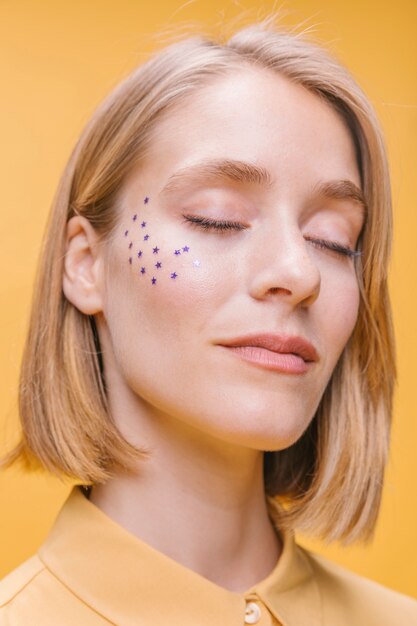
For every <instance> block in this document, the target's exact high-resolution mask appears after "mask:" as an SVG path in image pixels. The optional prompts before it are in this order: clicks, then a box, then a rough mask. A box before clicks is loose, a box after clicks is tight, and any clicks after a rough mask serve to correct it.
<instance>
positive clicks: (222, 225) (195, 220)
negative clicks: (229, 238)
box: [183, 215, 362, 258]
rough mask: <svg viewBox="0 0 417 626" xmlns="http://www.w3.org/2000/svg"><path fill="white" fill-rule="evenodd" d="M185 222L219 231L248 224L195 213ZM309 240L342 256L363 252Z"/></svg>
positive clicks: (307, 238)
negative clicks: (214, 218) (209, 217)
mask: <svg viewBox="0 0 417 626" xmlns="http://www.w3.org/2000/svg"><path fill="white" fill-rule="evenodd" d="M183 218H184V222H189V223H191V224H193V225H197V226H198V227H200V228H203V229H205V230H216V231H217V232H223V233H224V232H227V231H230V230H246V228H247V226H243V225H242V224H241V223H240V222H229V221H219V220H211V219H208V218H207V217H197V216H195V215H183ZM306 240H307V241H311V243H313V244H314V245H315V246H317V247H319V248H325V249H327V250H331V251H333V252H336V253H337V254H340V255H342V256H346V257H349V258H353V257H358V256H361V254H362V252H361V251H360V250H352V249H351V248H348V247H346V246H342V245H341V244H340V243H337V241H328V240H326V239H313V238H312V237H306Z"/></svg>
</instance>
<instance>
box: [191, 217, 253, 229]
mask: <svg viewBox="0 0 417 626" xmlns="http://www.w3.org/2000/svg"><path fill="white" fill-rule="evenodd" d="M182 216H183V218H184V222H189V223H192V224H198V226H200V227H201V228H205V229H206V230H209V229H210V228H212V229H213V230H217V231H218V232H221V231H227V230H246V229H247V228H248V226H245V225H244V224H242V223H241V222H235V221H231V220H217V219H211V218H208V217H201V216H198V215H185V214H184V213H183V214H182Z"/></svg>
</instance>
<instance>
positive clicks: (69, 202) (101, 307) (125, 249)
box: [0, 20, 417, 626]
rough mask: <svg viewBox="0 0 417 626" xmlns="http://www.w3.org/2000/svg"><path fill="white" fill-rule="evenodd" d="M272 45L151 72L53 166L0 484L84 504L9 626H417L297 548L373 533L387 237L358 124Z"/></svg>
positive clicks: (188, 49) (270, 41) (290, 41)
mask: <svg viewBox="0 0 417 626" xmlns="http://www.w3.org/2000/svg"><path fill="white" fill-rule="evenodd" d="M271 24H272V20H271V21H268V20H267V21H265V22H264V23H262V24H259V25H253V26H251V27H247V28H245V29H242V30H241V31H239V32H237V33H236V34H235V35H234V36H233V37H231V38H230V40H228V41H227V42H225V43H221V42H215V41H210V40H207V39H204V38H200V37H190V38H188V39H185V40H184V41H182V42H178V43H176V44H172V45H170V46H168V47H167V48H165V49H164V50H162V51H161V52H159V53H158V54H156V55H155V56H154V57H153V58H151V59H150V60H149V61H148V62H146V63H145V64H144V65H142V66H141V67H139V68H138V69H137V70H136V71H135V72H134V73H133V74H132V75H131V76H129V77H128V78H127V80H126V81H125V82H124V83H123V84H121V85H120V86H119V87H118V88H117V89H116V90H115V91H114V92H113V93H112V94H111V95H110V96H109V98H108V99H107V100H106V101H105V102H104V103H103V105H102V106H101V107H100V108H99V109H98V111H97V112H96V113H95V115H94V116H93V118H92V120H91V121H90V123H89V124H88V126H87V128H86V129H85V131H84V133H83V134H82V136H81V138H80V140H79V142H78V144H77V146H76V148H75V150H74V152H73V155H72V157H71V159H70V161H69V163H68V166H67V168H66V170H65V172H64V175H63V177H62V181H61V184H60V188H59V190H58V193H57V196H56V200H55V204H54V207H53V210H52V213H51V219H50V222H49V224H48V229H47V234H46V239H45V244H44V249H43V255H42V260H41V265H40V269H39V275H38V283H37V286H36V290H35V299H34V303H33V312H32V318H31V324H30V329H29V333H28V339H27V344H26V349H25V353H24V358H23V364H22V374H21V376H22V378H21V386H20V413H21V419H22V426H23V437H22V441H21V444H20V445H19V447H18V448H17V449H16V450H15V451H14V452H13V453H11V454H10V456H9V458H8V459H7V461H8V462H12V461H13V460H16V459H18V458H20V459H24V460H26V462H27V463H29V464H32V463H33V462H36V463H37V464H41V465H42V466H43V467H45V468H47V469H48V470H50V471H52V472H56V473H59V474H60V475H66V476H70V477H72V478H75V479H76V480H77V482H78V483H80V484H81V486H82V488H80V487H78V486H76V487H74V488H73V491H72V492H71V494H70V496H69V498H68V500H67V502H66V503H65V505H64V507H63V509H62V511H61V513H60V515H59V516H58V519H57V521H56V523H55V525H54V527H53V529H52V530H51V532H50V535H49V536H48V538H47V539H46V541H45V543H44V544H43V545H42V546H41V548H40V550H39V552H38V554H37V555H36V556H34V557H33V558H32V559H30V560H29V561H27V562H26V563H24V564H23V565H21V566H20V567H19V568H18V569H17V570H15V571H14V572H13V573H12V574H10V575H9V576H8V577H7V578H6V579H5V580H4V581H3V582H2V584H1V586H0V606H1V607H2V608H1V609H0V624H9V623H10V624H16V625H20V624H29V623H30V624H37V625H38V624H42V626H43V625H48V626H49V625H52V624H53V625H54V626H56V625H57V624H59V625H67V624H71V625H72V624H74V623H80V624H83V625H84V624H88V625H90V624H97V625H98V624H106V623H112V624H120V625H128V624H129V625H130V624H136V625H137V624H146V625H149V624H181V625H186V624H190V625H191V624H193V625H196V624H198V625H204V626H209V625H214V624H216V625H218V624H225V625H226V624H227V625H229V624H231V625H232V624H233V625H235V624H236V625H238V624H260V625H262V626H263V625H266V624H275V625H276V624H282V625H283V626H298V625H301V624H308V625H309V626H319V625H323V626H324V625H332V626H338V625H341V624H346V625H349V626H352V625H353V624H355V625H364V626H365V625H366V626H372V625H374V624H375V625H376V624H378V626H384V625H388V624H408V625H409V624H417V602H416V601H414V600H413V599H411V598H408V597H406V596H404V595H402V594H399V593H397V592H394V591H392V590H388V589H386V588H384V587H382V586H380V585H378V584H377V583H374V582H372V581H369V580H366V579H364V578H362V577H360V576H358V575H356V574H353V573H351V572H349V571H347V570H345V569H343V568H341V567H339V566H336V565H335V564H332V563H331V562H329V561H328V560H326V559H325V558H323V557H320V556H318V555H315V554H313V553H311V552H309V551H307V550H305V549H303V548H301V547H300V546H298V545H297V544H296V542H295V535H294V533H295V532H296V531H303V532H306V533H310V534H312V535H316V536H321V537H325V538H327V539H328V540H340V541H343V542H345V543H349V542H352V541H356V540H359V539H363V540H365V539H368V540H369V539H370V538H371V536H372V533H373V530H374V528H375V523H376V520H377V515H378V509H379V505H380V498H381V489H382V478H383V473H384V467H385V464H386V461H387V453H388V438H389V426H390V417H391V411H392V392H393V385H394V380H395V369H394V341H393V334H392V325H391V314H390V304H389V296H388V292H387V263H388V258H389V253H390V246H391V228H392V226H391V208H390V188H389V177H388V170H387V165H386V158H385V152H384V147H383V142H382V139H381V133H380V130H379V127H378V124H377V121H376V119H375V116H374V113H373V110H372V108H371V106H370V104H369V102H368V100H367V99H366V97H365V96H364V95H363V93H362V92H361V90H360V89H359V88H358V86H357V85H356V83H355V82H354V80H353V79H352V78H351V76H350V75H349V74H348V73H347V72H346V70H345V69H343V68H342V67H341V66H340V65H339V64H338V63H337V62H336V61H335V60H333V59H331V58H329V56H327V54H326V53H325V52H324V51H323V50H321V49H320V48H318V47H315V46H314V45H313V44H311V43H308V42H306V41H303V40H302V38H300V37H299V36H295V35H292V34H288V33H285V32H281V31H278V30H276V29H275V28H274V27H273V25H271Z"/></svg>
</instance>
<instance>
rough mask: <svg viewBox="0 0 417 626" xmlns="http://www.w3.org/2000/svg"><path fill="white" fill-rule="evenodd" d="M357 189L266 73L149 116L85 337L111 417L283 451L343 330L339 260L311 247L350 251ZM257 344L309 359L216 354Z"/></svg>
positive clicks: (334, 139) (309, 411)
mask: <svg viewBox="0 0 417 626" xmlns="http://www.w3.org/2000/svg"><path fill="white" fill-rule="evenodd" d="M255 168H256V169H255ZM359 186H360V178H359V173H358V169H357V165H356V160H355V150H354V146H353V142H352V139H351V137H350V135H349V132H348V131H347V129H346V127H345V125H344V123H343V122H342V120H341V119H340V117H339V116H338V114H337V113H336V112H335V111H334V110H333V109H332V108H331V107H330V106H329V105H328V104H326V103H325V102H323V101H321V100H320V99H319V98H318V97H317V96H315V95H313V94H311V93H310V92H308V91H307V90H305V89H304V88H303V87H301V86H296V85H294V84H292V83H290V82H288V81H287V80H286V79H284V78H281V77H279V76H276V75H275V74H272V73H269V71H267V70H255V69H251V68H247V69H244V68H242V69H241V70H239V71H238V72H236V73H234V74H233V75H230V76H228V77H221V78H216V79H213V80H212V82H211V83H210V84H207V85H206V86H205V87H203V88H201V89H200V90H199V91H198V93H195V94H193V95H192V96H190V97H189V98H188V99H187V100H186V101H184V102H183V103H181V104H178V105H176V107H175V108H174V109H171V110H170V111H168V112H167V113H165V115H164V117H163V118H162V119H161V120H160V121H159V122H158V124H157V129H156V131H155V133H154V136H153V142H152V145H151V152H150V154H149V156H148V158H147V160H146V161H145V162H144V163H142V164H141V165H140V167H138V168H137V169H136V170H135V171H134V172H133V173H132V175H131V176H130V177H129V179H128V180H127V182H126V184H125V185H124V187H123V189H122V190H121V194H120V203H119V208H118V210H119V211H120V225H119V228H118V230H117V232H116V235H115V237H114V240H113V242H112V244H111V246H110V247H109V248H108V257H107V275H106V281H105V293H104V304H103V314H102V319H101V322H100V326H101V328H100V326H99V330H100V334H101V338H102V342H103V339H104V359H105V367H106V376H107V378H108V381H109V390H110V394H111V396H112V404H113V406H114V407H115V411H116V419H117V420H119V421H122V422H123V419H124V417H123V413H126V409H127V407H130V408H129V409H128V412H130V416H131V417H130V419H132V416H133V419H134V417H135V414H136V415H138V416H139V415H140V414H141V412H143V411H146V412H148V413H150V414H152V412H154V413H155V414H156V413H158V414H159V415H161V414H164V415H165V416H166V417H167V416H168V417H169V419H170V420H171V424H174V427H175V424H177V425H178V427H180V425H181V424H184V422H185V423H186V424H187V425H188V426H193V427H195V428H196V429H197V431H198V432H199V433H200V435H203V434H204V435H207V434H209V435H213V436H215V437H216V438H219V439H221V440H223V441H227V442H231V443H234V444H237V445H241V446H245V447H249V448H253V449H259V450H279V449H283V448H286V447H288V446H289V445H291V444H292V443H294V442H295V441H296V440H297V439H298V438H299V437H300V436H301V434H302V433H303V431H304V430H305V429H306V427H307V426H308V424H309V422H310V421H311V419H312V418H313V416H314V414H315V411H316V409H317V407H318V404H319V401H320V398H321V397H322V394H323V392H324V390H325V387H326V385H327V383H328V382H329V379H330V377H331V374H332V372H333V369H334V367H335V365H336V362H337V360H338V358H339V356H340V355H341V353H342V351H343V348H344V346H345V344H346V342H347V340H348V339H349V336H350V335H351V333H352V330H353V328H354V325H355V322H356V318H357V313H358V305H359V290H358V284H357V278H356V274H355V269H354V260H353V258H351V257H349V256H347V255H346V254H343V253H342V252H340V251H337V250H332V249H330V248H328V247H323V246H327V245H328V244H327V243H323V242H322V243H320V241H319V240H324V241H325V242H328V241H333V242H337V243H338V244H339V245H341V246H343V247H346V248H350V249H352V250H354V249H355V246H356V243H357V239H358V236H359V234H360V231H361V227H362V224H363V206H362V204H361V202H360V198H359V196H360V192H359V193H358V192H357V191H356V188H358V187H359ZM213 220H214V221H215V222H229V223H231V224H229V226H228V227H226V228H223V230H219V229H217V230H216V229H215V227H214V226H213V225H211V224H210V222H211V221H213ZM143 268H144V269H143ZM103 333H104V337H103V336H102V335H103ZM264 333H267V334H270V335H278V334H280V335H283V334H284V335H287V336H288V335H290V336H293V335H297V336H301V337H303V338H305V339H306V340H307V341H309V342H310V343H311V344H313V346H314V347H315V349H316V360H315V361H311V362H308V363H306V362H305V361H304V359H303V358H301V357H300V356H295V357H294V356H288V355H287V356H283V355H281V356H279V355H277V354H276V353H272V354H271V352H268V351H266V349H265V348H242V349H240V350H232V349H231V348H226V347H224V345H222V344H227V343H229V342H231V341H232V340H234V339H235V338H238V337H242V336H245V335H249V334H264ZM242 343H245V341H243V342H242ZM255 343H256V342H255ZM281 349H284V350H285V349H286V350H287V351H290V352H291V347H290V348H288V347H287V348H285V346H284V348H281ZM274 359H275V360H274ZM265 361H267V362H268V363H269V364H270V365H269V366H266V365H265ZM271 363H272V364H271ZM274 363H275V365H274ZM285 368H287V369H285ZM288 368H289V369H288ZM117 398H120V407H121V406H123V411H122V410H121V408H119V409H118V405H117ZM126 400H127V402H126ZM126 419H127V418H126Z"/></svg>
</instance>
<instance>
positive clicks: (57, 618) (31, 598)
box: [0, 555, 103, 626]
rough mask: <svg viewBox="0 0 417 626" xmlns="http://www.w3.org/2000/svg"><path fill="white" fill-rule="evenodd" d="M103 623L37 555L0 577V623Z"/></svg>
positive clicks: (4, 625) (64, 625)
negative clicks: (0, 578)
mask: <svg viewBox="0 0 417 626" xmlns="http://www.w3.org/2000/svg"><path fill="white" fill-rule="evenodd" d="M77 621H78V622H79V623H81V624H94V625H95V624H97V623H99V624H103V621H102V620H101V619H99V618H98V616H96V619H94V615H93V616H91V611H90V610H89V608H88V607H87V606H86V605H85V604H83V603H82V602H81V601H80V600H79V599H78V598H76V596H74V594H73V593H72V592H71V591H70V590H69V589H68V588H67V587H66V586H65V585H64V584H63V583H62V582H61V581H60V580H58V579H57V578H56V577H55V576H54V575H53V574H52V572H50V570H49V569H48V568H47V567H45V565H44V564H43V563H42V561H41V559H40V558H39V557H38V556H37V555H36V556H33V557H31V558H30V559H28V560H27V561H25V562H24V563H22V564H21V565H19V567H17V568H16V569H15V570H13V571H12V572H11V573H10V574H8V575H7V576H6V577H5V578H3V579H2V580H0V626H27V625H28V624H36V626H56V624H58V623H59V624H60V626H70V625H71V626H72V625H73V624H74V623H77Z"/></svg>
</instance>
